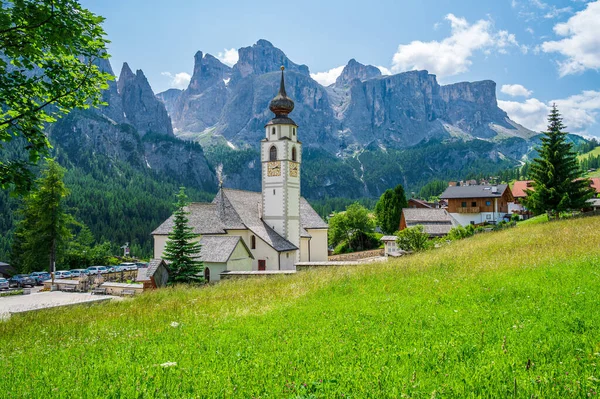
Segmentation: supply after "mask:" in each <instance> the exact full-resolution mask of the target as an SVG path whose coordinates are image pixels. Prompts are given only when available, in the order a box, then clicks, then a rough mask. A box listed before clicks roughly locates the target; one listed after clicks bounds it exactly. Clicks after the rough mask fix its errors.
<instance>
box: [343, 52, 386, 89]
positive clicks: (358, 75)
mask: <svg viewBox="0 0 600 399" xmlns="http://www.w3.org/2000/svg"><path fill="white" fill-rule="evenodd" d="M378 76H381V71H380V70H379V68H377V67H375V66H373V65H363V64H361V63H360V62H358V61H356V60H355V59H354V58H351V59H350V61H348V64H346V66H345V67H344V69H343V70H342V73H341V74H340V76H338V78H337V79H336V81H335V86H336V87H342V86H348V85H349V84H350V83H351V82H352V81H353V80H354V79H358V80H360V81H365V80H367V79H372V78H376V77H378Z"/></svg>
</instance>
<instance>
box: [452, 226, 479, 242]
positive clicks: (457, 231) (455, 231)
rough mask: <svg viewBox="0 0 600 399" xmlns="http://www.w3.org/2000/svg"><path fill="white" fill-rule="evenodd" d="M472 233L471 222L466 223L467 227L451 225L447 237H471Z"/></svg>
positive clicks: (473, 231)
mask: <svg viewBox="0 0 600 399" xmlns="http://www.w3.org/2000/svg"><path fill="white" fill-rule="evenodd" d="M473 234H475V226H473V225H472V224H470V225H468V226H467V227H463V226H460V225H459V226H456V227H453V228H452V229H451V230H450V231H449V232H448V236H447V238H448V239H449V240H452V241H455V240H462V239H463V238H467V237H471V236H472V235H473Z"/></svg>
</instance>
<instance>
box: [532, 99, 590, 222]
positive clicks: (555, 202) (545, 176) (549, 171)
mask: <svg viewBox="0 0 600 399" xmlns="http://www.w3.org/2000/svg"><path fill="white" fill-rule="evenodd" d="M564 129H565V126H564V125H563V123H562V118H561V116H560V113H559V112H558V109H557V107H556V105H553V106H552V110H551V111H550V115H549V116H548V131H547V132H545V133H544V137H542V139H541V141H542V146H541V147H540V148H539V149H538V153H539V156H538V158H535V159H534V160H533V162H532V164H531V167H530V171H529V176H530V178H531V179H532V180H533V184H532V189H531V190H525V192H526V193H527V197H526V198H525V201H524V202H525V205H526V206H527V207H528V208H529V209H531V210H532V211H533V212H534V213H536V214H540V213H544V212H547V213H549V214H550V215H554V216H556V217H558V216H559V215H560V212H563V211H568V210H573V209H581V208H583V207H584V206H585V203H586V201H587V200H588V199H589V198H591V197H592V196H593V195H594V190H593V189H592V188H590V182H589V180H588V179H578V178H579V177H580V176H581V169H580V167H579V163H578V162H577V158H576V154H575V152H574V151H573V143H571V142H569V141H567V133H566V132H563V130H564Z"/></svg>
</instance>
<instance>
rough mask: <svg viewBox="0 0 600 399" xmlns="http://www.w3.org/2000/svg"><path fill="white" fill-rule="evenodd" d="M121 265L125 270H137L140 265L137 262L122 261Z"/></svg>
mask: <svg viewBox="0 0 600 399" xmlns="http://www.w3.org/2000/svg"><path fill="white" fill-rule="evenodd" d="M119 266H121V267H122V268H123V270H137V269H138V267H137V265H136V264H135V263H121V264H120V265H119Z"/></svg>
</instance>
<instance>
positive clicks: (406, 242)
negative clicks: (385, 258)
mask: <svg viewBox="0 0 600 399" xmlns="http://www.w3.org/2000/svg"><path fill="white" fill-rule="evenodd" d="M396 236H397V237H398V240H397V241H396V242H397V243H398V247H399V248H401V249H403V250H405V251H414V252H418V251H424V250H426V249H429V248H431V246H432V244H431V242H430V241H429V234H427V233H425V232H423V226H421V225H417V226H414V227H409V228H408V229H404V230H401V231H399V232H397V233H396Z"/></svg>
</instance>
